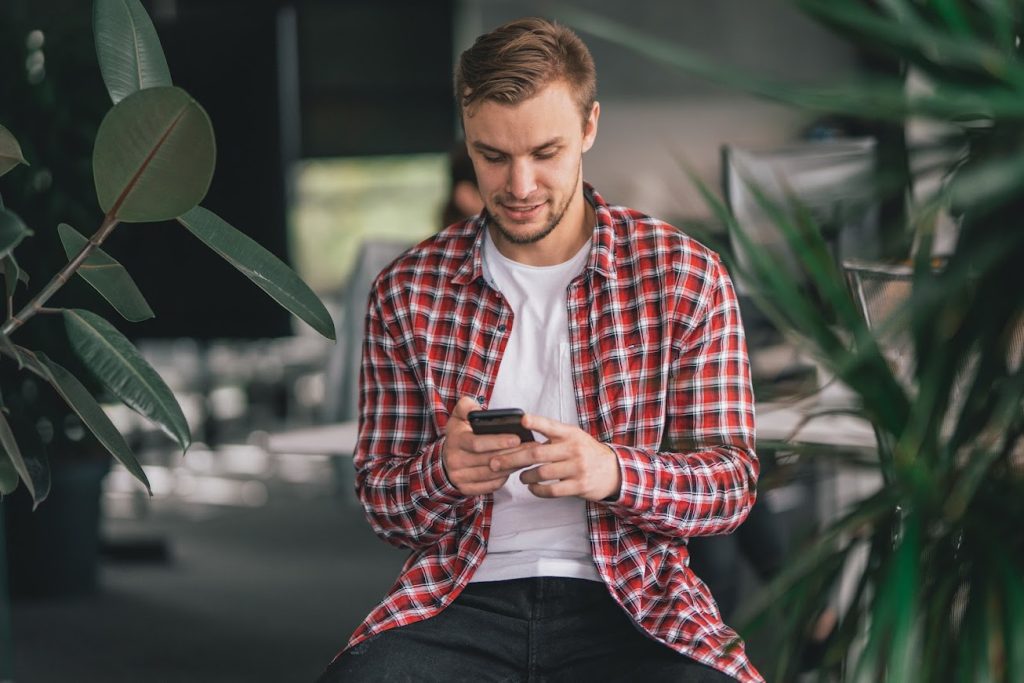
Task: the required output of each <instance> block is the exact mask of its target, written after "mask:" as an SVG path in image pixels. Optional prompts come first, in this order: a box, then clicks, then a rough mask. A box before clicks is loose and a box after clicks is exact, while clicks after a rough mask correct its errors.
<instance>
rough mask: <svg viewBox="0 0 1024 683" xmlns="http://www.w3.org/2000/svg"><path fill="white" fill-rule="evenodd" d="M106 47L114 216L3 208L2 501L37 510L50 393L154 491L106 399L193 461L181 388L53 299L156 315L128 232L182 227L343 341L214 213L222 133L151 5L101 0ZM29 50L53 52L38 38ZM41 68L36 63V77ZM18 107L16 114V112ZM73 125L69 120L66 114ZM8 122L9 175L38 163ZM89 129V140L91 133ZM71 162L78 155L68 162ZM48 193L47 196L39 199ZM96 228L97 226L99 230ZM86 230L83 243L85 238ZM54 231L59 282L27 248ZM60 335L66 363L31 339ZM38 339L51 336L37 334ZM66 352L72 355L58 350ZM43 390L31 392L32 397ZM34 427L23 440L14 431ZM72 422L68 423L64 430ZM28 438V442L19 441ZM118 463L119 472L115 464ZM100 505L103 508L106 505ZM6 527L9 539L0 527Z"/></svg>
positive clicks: (290, 276) (98, 165)
mask: <svg viewBox="0 0 1024 683" xmlns="http://www.w3.org/2000/svg"><path fill="white" fill-rule="evenodd" d="M92 20H93V36H94V39H95V49H96V55H97V58H98V62H99V71H100V73H101V75H102V79H103V83H104V85H105V86H106V89H107V93H108V94H109V98H110V101H111V103H112V106H110V104H108V105H107V109H108V111H106V113H105V115H104V116H103V118H102V122H101V123H100V124H99V127H98V130H97V131H96V133H95V140H94V144H93V145H92V154H91V169H90V170H91V176H92V180H93V181H94V189H95V196H96V201H97V202H98V204H99V207H100V209H101V211H102V216H100V217H95V216H93V215H90V213H89V212H88V211H87V210H86V211H83V210H81V209H80V207H81V204H79V203H75V202H64V203H63V204H62V205H63V206H70V207H72V208H76V207H79V208H78V210H74V211H70V213H72V215H71V216H68V217H67V218H66V219H64V220H68V221H70V220H74V221H75V226H74V227H73V226H72V224H70V223H67V222H61V223H60V224H59V225H32V226H31V227H30V226H28V225H26V224H25V222H24V221H23V220H22V218H21V217H20V215H19V213H18V212H17V206H16V205H15V203H14V202H11V201H9V202H8V203H7V205H5V204H4V201H3V200H5V199H8V198H6V197H5V198H0V275H2V276H3V280H4V302H5V314H4V317H3V322H2V323H0V364H3V366H4V367H3V373H4V374H3V378H4V382H3V386H2V387H0V400H2V401H3V406H2V410H0V496H7V495H8V494H11V493H12V492H13V491H14V490H15V489H16V488H17V487H18V486H23V487H24V488H25V490H26V492H27V494H28V495H29V496H30V498H31V501H32V504H33V506H38V505H39V504H40V503H42V502H43V501H44V500H45V499H46V498H47V495H48V494H49V492H50V482H51V478H50V473H51V468H50V466H49V464H48V462H47V458H46V457H45V456H44V450H45V449H42V448H41V447H40V444H39V443H31V442H32V441H33V439H32V438H31V437H32V436H33V432H34V431H35V429H34V428H35V427H36V419H35V418H37V417H38V414H37V413H36V412H35V411H38V410H41V408H40V405H41V404H40V401H39V400H36V396H37V395H45V396H49V397H51V398H52V399H54V400H57V401H59V402H61V403H62V404H63V405H64V406H65V408H64V410H69V414H71V415H73V416H74V417H73V419H74V420H75V421H76V423H75V424H76V425H77V426H78V428H79V429H80V430H81V431H83V432H85V433H88V434H89V435H90V438H88V439H83V440H82V443H89V444H94V445H95V448H96V449H101V450H102V452H104V453H107V454H109V455H112V456H113V457H114V458H115V459H116V460H117V461H118V462H120V463H121V464H122V465H123V466H124V467H125V468H126V469H127V470H128V471H129V472H130V473H131V474H132V475H133V476H134V477H135V478H136V479H137V480H138V481H139V482H140V483H141V485H142V486H144V487H146V489H147V490H148V489H149V482H148V479H147V477H146V474H145V471H144V470H143V468H142V467H141V466H140V464H139V462H138V460H137V458H136V456H135V454H134V453H133V452H132V449H131V448H130V447H129V444H128V442H127V441H126V440H125V438H124V436H122V435H121V434H120V433H119V432H118V430H117V429H116V428H115V427H114V425H113V423H112V422H111V420H110V419H109V418H108V417H107V415H106V413H105V412H104V410H103V408H102V407H101V405H100V402H99V401H98V400H97V396H99V395H101V394H102V396H103V398H104V399H108V398H109V399H114V400H118V401H121V402H123V403H124V404H126V405H127V406H129V407H130V408H131V409H133V410H135V411H136V412H138V413H139V414H140V415H143V416H144V417H146V418H148V419H149V420H151V421H153V422H154V423H155V424H157V425H158V426H159V427H160V428H161V429H162V430H163V431H164V432H165V433H166V434H167V435H168V436H169V437H170V438H171V439H173V440H174V442H175V443H176V444H177V445H178V446H179V447H180V448H181V449H182V451H186V450H187V449H188V447H189V444H190V442H191V435H190V433H189V427H188V424H187V423H186V421H185V417H184V414H183V412H182V410H181V408H180V407H179V405H178V403H177V400H176V399H175V397H174V395H173V393H172V392H171V390H170V389H169V388H168V387H167V385H166V384H165V383H164V381H163V380H162V379H161V377H160V376H159V375H158V374H157V373H156V372H155V371H154V370H153V368H152V367H150V365H149V364H148V363H147V362H146V360H145V359H144V358H143V357H142V355H141V354H140V353H139V352H138V350H137V349H136V348H135V347H134V346H133V345H132V343H131V342H130V341H129V340H128V339H127V338H126V337H125V335H124V334H122V333H121V332H120V331H118V329H117V328H116V327H115V326H114V325H113V324H111V323H110V322H108V321H107V320H106V319H105V318H104V317H103V316H101V315H98V314H97V313H95V312H93V311H90V310H88V309H87V308H85V307H84V306H82V307H71V308H66V307H55V306H54V305H53V304H52V298H53V296H54V295H55V294H56V293H57V292H58V291H60V290H61V289H62V288H64V287H65V286H66V285H67V284H68V283H69V282H72V281H75V282H77V281H78V280H81V281H84V282H85V283H88V286H90V287H91V288H92V289H94V290H95V292H96V293H98V294H99V295H101V296H102V297H103V298H104V299H106V301H107V302H108V303H109V304H110V305H111V306H112V308H113V309H114V310H116V312H117V313H118V314H119V315H120V316H121V317H123V318H124V320H125V321H128V322H138V321H141V320H145V319H147V318H149V317H152V316H153V315H154V313H153V311H152V310H151V309H150V308H149V305H148V304H147V303H146V300H145V297H144V295H143V293H142V292H140V291H139V289H138V287H136V286H135V284H134V282H133V281H132V278H131V276H130V275H129V273H128V271H127V270H126V268H125V267H124V266H122V265H121V264H120V263H118V262H117V261H116V260H115V259H113V258H112V257H111V256H110V255H108V254H107V253H106V252H104V251H103V249H102V247H103V244H104V243H105V242H106V241H107V240H109V239H111V238H112V237H113V236H115V233H116V232H117V231H118V229H119V228H121V229H124V227H125V226H129V227H128V229H133V230H139V229H143V230H144V229H145V226H138V225H131V224H142V223H147V222H156V221H165V220H176V221H177V222H178V223H179V224H180V225H181V227H182V229H184V230H187V231H188V232H189V233H191V234H192V235H194V236H195V237H196V239H197V240H198V241H199V242H200V243H202V244H204V245H205V246H206V247H208V248H210V249H212V250H213V251H214V252H216V253H217V254H219V255H220V256H222V257H223V258H224V259H226V260H227V261H228V262H229V263H231V265H233V266H234V267H235V268H236V269H238V270H239V271H240V272H241V273H242V274H244V275H245V276H246V277H248V278H249V279H250V280H252V281H253V282H254V283H255V284H256V285H257V286H258V287H260V288H261V289H263V290H264V291H265V292H266V293H267V294H269V295H270V296H271V297H272V298H273V299H275V300H276V301H277V302H278V303H280V304H281V305H282V306H283V307H284V308H286V309H287V310H289V311H291V312H292V313H294V314H295V315H296V316H298V317H299V318H300V319H302V320H304V321H305V322H307V323H308V324H309V325H310V326H312V327H313V329H314V330H316V331H317V332H318V333H320V334H321V335H323V336H325V337H328V338H330V339H334V336H335V332H334V326H333V323H332V320H331V317H330V315H329V313H328V312H327V310H326V308H325V307H324V306H323V304H322V303H321V302H320V300H319V299H318V298H317V296H316V295H315V294H314V293H313V292H312V291H311V290H310V289H309V287H308V286H306V284H305V283H303V282H302V280H301V279H300V278H299V277H298V276H297V275H296V274H295V273H294V272H293V271H292V270H291V269H290V268H288V267H287V266H286V265H285V264H284V263H282V262H281V261H280V260H279V259H277V258H276V257H275V256H273V255H272V254H271V253H270V252H268V251H267V250H265V249H264V248H262V247H261V246H260V245H259V244H257V243H256V242H255V241H253V240H252V239H250V238H249V237H247V236H246V235H245V234H244V233H243V232H241V231H239V230H238V229H236V228H234V227H233V226H231V225H230V224H229V223H228V222H227V221H226V220H225V219H224V218H222V217H220V216H218V215H216V214H214V213H213V212H211V211H209V210H207V209H205V208H203V207H202V206H201V204H200V203H201V202H202V201H203V198H204V197H205V195H206V192H207V189H208V188H209V185H210V181H211V178H212V175H213V170H214V162H215V159H216V147H215V142H214V133H213V127H212V124H211V122H210V120H209V117H208V116H207V114H206V112H205V111H204V110H203V108H202V106H201V105H200V104H199V103H198V102H196V101H195V100H194V99H193V98H192V97H191V96H190V95H189V94H188V93H187V92H185V91H184V90H183V89H181V88H179V87H176V86H174V85H173V83H172V81H171V77H170V72H169V69H168V66H167V62H166V59H165V58H164V54H163V51H162V48H161V45H160V41H159V38H158V36H157V34H156V31H155V28H154V26H153V23H152V22H151V20H150V18H149V16H148V15H147V13H146V11H145V9H144V8H143V6H142V4H141V3H140V2H139V0H96V2H95V3H94V6H93V15H92ZM28 40H29V42H31V41H33V40H42V37H41V36H37V37H33V36H32V35H31V34H30V35H29V36H28ZM36 66H38V67H41V66H42V65H41V64H35V63H34V62H33V60H32V55H31V54H30V57H29V60H28V61H27V62H26V64H25V68H26V73H25V77H26V78H28V79H29V80H31V79H32V78H33V77H34V76H33V68H35V67H36ZM15 106H17V103H15ZM61 115H62V116H63V117H65V120H66V117H67V113H66V112H61ZM5 123H6V122H5V121H3V120H0V176H2V175H4V174H6V173H8V172H10V171H12V170H14V169H15V168H17V167H19V166H21V165H24V164H28V163H29V162H30V161H31V160H30V159H26V158H25V156H26V155H24V154H23V152H22V148H21V145H19V143H18V138H17V134H18V131H17V130H16V129H10V130H9V129H8V128H7V127H5V125H4V124H5ZM82 129H85V130H88V126H87V125H84V124H83V126H80V127H78V128H77V129H76V130H77V132H78V134H79V135H81V132H82ZM69 156H71V155H70V154H69ZM36 189H38V190H40V191H41V192H45V191H46V188H45V187H42V188H41V189H40V188H38V187H37V188H36ZM89 220H91V221H93V224H92V225H89V224H88V223H87V221H89ZM80 230H81V231H80ZM43 231H46V232H47V233H50V234H51V235H55V236H56V239H55V240H54V241H55V242H57V243H59V244H60V245H61V247H62V249H63V255H62V256H61V257H60V266H59V268H57V270H56V272H55V273H52V274H51V277H50V278H49V280H47V279H45V278H44V275H45V273H35V272H34V273H31V274H30V275H31V280H30V279H29V277H28V275H29V274H27V273H25V272H24V270H23V269H22V268H21V267H20V264H19V261H18V258H17V254H18V253H19V247H20V246H21V245H22V244H23V243H24V242H25V241H26V240H32V239H33V237H34V236H36V235H40V234H41V233H42V232H43ZM42 323H50V325H51V327H50V328H49V329H51V330H52V329H54V326H56V332H57V333H58V334H49V335H46V336H47V337H48V341H53V338H54V337H60V338H64V339H66V341H67V343H66V347H67V348H66V349H62V350H64V351H66V353H64V354H63V355H61V357H60V358H57V355H58V354H59V353H61V349H59V350H58V351H56V352H44V351H43V350H42V349H41V348H40V346H37V345H35V344H34V343H33V342H32V340H33V339H38V338H39V336H40V335H39V334H38V333H37V334H36V335H34V336H33V335H26V334H25V333H26V332H29V331H31V330H30V328H32V327H33V326H40V325H41V324H42ZM37 329H43V328H42V327H38V328H37ZM57 346H58V347H62V346H64V345H61V344H57ZM26 387H32V388H28V389H27V388H26ZM18 422H22V423H27V428H26V429H23V430H20V432H19V430H17V429H13V430H12V423H18ZM64 427H65V425H64V424H63V423H61V424H58V425H57V429H58V430H61V429H63V428H64ZM16 432H18V433H19V435H28V436H27V437H23V438H18V437H16ZM104 460H105V461H107V462H108V461H109V456H106V458H105V459H104ZM97 505H98V502H97ZM0 529H2V527H0Z"/></svg>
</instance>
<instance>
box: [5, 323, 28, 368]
mask: <svg viewBox="0 0 1024 683" xmlns="http://www.w3.org/2000/svg"><path fill="white" fill-rule="evenodd" d="M0 351H3V352H4V353H6V354H7V355H8V356H10V357H11V358H14V359H15V360H16V361H18V369H19V370H20V369H21V368H22V367H24V365H25V361H24V360H23V359H22V357H21V354H20V353H18V347H17V346H15V345H14V343H13V342H11V339H10V337H8V336H7V335H6V334H4V333H3V332H0Z"/></svg>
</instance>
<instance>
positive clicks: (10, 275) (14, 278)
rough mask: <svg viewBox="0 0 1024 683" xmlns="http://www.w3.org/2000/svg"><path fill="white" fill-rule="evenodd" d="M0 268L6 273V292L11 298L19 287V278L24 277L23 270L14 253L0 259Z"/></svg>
mask: <svg viewBox="0 0 1024 683" xmlns="http://www.w3.org/2000/svg"><path fill="white" fill-rule="evenodd" d="M0 269H2V270H3V274H4V294H5V295H6V296H7V298H8V299H10V298H11V297H12V296H14V290H15V289H16V288H17V287H18V280H20V279H21V278H22V275H23V271H22V270H21V268H19V267H18V262H17V261H16V260H15V259H14V254H13V253H12V254H8V255H7V256H4V257H3V258H2V259H0ZM25 277H28V276H27V275H26V276H25Z"/></svg>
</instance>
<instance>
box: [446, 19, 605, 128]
mask: <svg viewBox="0 0 1024 683" xmlns="http://www.w3.org/2000/svg"><path fill="white" fill-rule="evenodd" d="M559 80H560V81H564V82H565V83H566V84H568V86H569V87H570V89H571V90H572V92H573V95H574V97H575V99H576V103H577V104H578V105H579V108H580V113H581V115H582V116H583V121H584V122H586V120H587V118H588V117H589V116H590V111H591V109H592V108H593V106H594V100H595V98H596V97H597V72H596V70H595V68H594V59H593V57H591V56H590V50H588V49H587V46H586V45H584V44H583V41H582V40H580V38H579V36H577V35H576V34H575V33H573V32H572V31H571V30H570V29H568V28H566V27H564V26H562V25H560V24H557V23H555V22H552V21H548V20H546V19H539V18H536V17H531V18H527V19H517V20H516V21H512V22H509V23H507V24H504V25H502V26H499V27H498V28H496V29H494V30H493V31H491V32H490V33H485V34H484V35H482V36H480V37H479V38H477V39H476V42H474V43H473V46H472V47H470V48H469V49H468V50H466V51H465V52H463V53H462V55H461V56H460V57H459V63H458V65H457V66H456V68H455V98H456V100H457V101H458V103H459V106H460V113H463V114H469V115H470V116H472V113H473V109H474V107H475V106H476V105H478V104H480V103H481V102H484V101H488V100H489V101H492V102H498V103H500V104H510V105H514V104H519V103H520V102H523V101H525V100H528V99H530V98H531V97H533V96H534V95H536V94H537V93H538V92H539V91H540V90H541V89H543V88H544V87H546V86H547V85H549V84H551V83H553V82H555V81H559Z"/></svg>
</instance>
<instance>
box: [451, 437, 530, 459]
mask: <svg viewBox="0 0 1024 683" xmlns="http://www.w3.org/2000/svg"><path fill="white" fill-rule="evenodd" d="M459 445H460V447H461V448H462V450H464V451H467V452H469V453H474V454H477V455H480V454H489V455H494V454H496V452H497V453H505V452H511V451H513V450H515V449H516V448H518V446H519V445H520V444H519V437H518V436H515V435H514V434H480V435H477V434H467V435H466V436H465V437H463V438H462V439H461V440H460V444H459Z"/></svg>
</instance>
